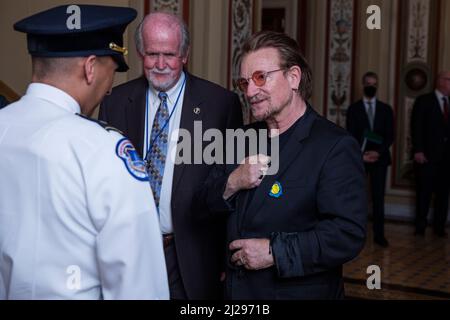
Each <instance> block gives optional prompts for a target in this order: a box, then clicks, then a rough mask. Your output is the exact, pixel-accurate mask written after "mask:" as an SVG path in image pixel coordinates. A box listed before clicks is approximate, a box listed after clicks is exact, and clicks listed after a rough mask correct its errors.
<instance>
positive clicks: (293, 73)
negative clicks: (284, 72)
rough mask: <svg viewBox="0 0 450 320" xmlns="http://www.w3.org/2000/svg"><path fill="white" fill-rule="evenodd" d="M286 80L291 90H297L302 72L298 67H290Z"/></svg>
mask: <svg viewBox="0 0 450 320" xmlns="http://www.w3.org/2000/svg"><path fill="white" fill-rule="evenodd" d="M288 80H289V83H290V85H291V89H292V90H298V87H299V86H300V82H301V81H302V70H301V69H300V67H299V66H292V67H291V68H290V69H289V71H288Z"/></svg>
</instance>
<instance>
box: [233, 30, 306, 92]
mask: <svg viewBox="0 0 450 320" xmlns="http://www.w3.org/2000/svg"><path fill="white" fill-rule="evenodd" d="M263 48H275V49H277V51H278V53H279V55H280V60H281V61H280V68H283V69H289V68H291V67H293V66H298V67H299V68H300V69H301V71H302V79H301V81H300V84H299V87H298V94H299V95H300V96H301V97H302V98H303V100H305V101H306V100H308V99H309V98H311V94H312V72H311V68H310V66H309V65H308V62H307V61H306V59H305V58H304V57H303V55H302V53H301V49H300V46H299V44H298V43H297V41H295V40H294V39H292V38H290V37H289V36H287V35H286V34H284V33H279V32H274V31H261V32H258V33H256V34H254V35H252V36H251V37H250V38H249V39H248V40H247V41H246V42H245V44H244V46H243V49H242V50H243V51H242V58H243V57H245V56H246V55H247V54H249V53H251V52H254V51H257V50H260V49H263ZM241 62H242V59H241Z"/></svg>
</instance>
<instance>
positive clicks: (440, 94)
mask: <svg viewBox="0 0 450 320" xmlns="http://www.w3.org/2000/svg"><path fill="white" fill-rule="evenodd" d="M434 93H435V94H436V97H437V98H438V100H439V104H442V98H446V99H447V102H448V97H446V96H444V94H443V93H442V92H440V91H439V90H438V89H436V90H434Z"/></svg>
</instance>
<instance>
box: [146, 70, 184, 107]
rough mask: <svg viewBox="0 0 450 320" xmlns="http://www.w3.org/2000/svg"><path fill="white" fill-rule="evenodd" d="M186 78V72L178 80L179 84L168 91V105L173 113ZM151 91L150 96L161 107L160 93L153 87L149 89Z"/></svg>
mask: <svg viewBox="0 0 450 320" xmlns="http://www.w3.org/2000/svg"><path fill="white" fill-rule="evenodd" d="M185 78H186V75H185V74H184V72H182V73H181V75H180V79H178V81H177V83H176V84H175V85H174V86H173V87H172V88H171V89H169V91H167V92H166V93H167V101H168V102H169V103H168V107H169V111H170V112H171V111H172V109H173V107H174V106H175V102H177V98H178V95H179V94H180V90H181V87H182V85H183V83H184V79H185ZM149 91H150V95H151V99H152V100H153V101H155V99H156V101H158V103H157V104H158V105H159V97H158V94H159V91H156V90H155V88H153V87H152V86H150V87H149Z"/></svg>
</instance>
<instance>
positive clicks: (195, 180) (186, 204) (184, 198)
mask: <svg viewBox="0 0 450 320" xmlns="http://www.w3.org/2000/svg"><path fill="white" fill-rule="evenodd" d="M186 77H187V80H186V88H185V95H184V102H183V110H182V115H181V122H180V128H183V129H187V130H189V132H194V121H202V126H203V131H205V130H207V129H210V128H216V129H220V130H221V131H225V129H226V128H233V129H234V128H237V127H240V126H241V125H242V110H241V105H240V102H239V98H238V96H237V95H236V94H234V93H232V92H230V91H228V90H225V89H223V88H222V87H220V86H218V85H215V84H213V83H211V82H208V81H206V80H202V79H200V78H197V77H195V76H193V75H191V74H188V73H186ZM147 90H148V82H147V80H146V79H145V78H144V77H141V78H138V79H136V80H133V81H131V82H128V83H126V84H123V85H121V86H118V87H116V88H115V89H114V90H113V93H112V95H110V96H108V97H107V98H106V99H105V100H104V102H103V103H102V105H101V108H100V116H99V117H100V119H102V120H105V121H107V122H108V123H109V124H110V125H112V126H114V127H116V128H118V129H119V130H121V131H123V132H124V134H125V135H126V136H128V138H129V139H130V140H131V142H132V143H133V144H134V145H135V147H136V149H137V151H138V152H139V153H142V147H143V139H144V124H145V119H144V118H145V105H146V102H145V101H146V92H147ZM197 107H198V108H200V109H201V112H200V113H199V114H196V113H194V112H193V110H194V108H197ZM192 140H193V139H192ZM193 144H194V141H192V145H193ZM141 156H143V155H142V154H141ZM211 168H212V166H211V165H206V164H201V165H193V164H192V165H190V164H181V165H176V166H175V170H174V177H173V187H172V221H173V228H174V233H175V244H176V250H177V256H178V264H179V268H180V272H181V276H182V280H183V283H184V287H185V290H186V293H187V296H188V298H189V299H217V298H220V297H221V294H222V290H221V284H220V281H219V279H220V272H221V271H223V270H224V266H223V241H224V237H225V227H224V222H223V221H220V219H215V220H202V221H197V220H196V216H194V212H193V210H192V208H193V207H194V205H195V204H194V203H193V195H194V193H195V191H196V190H197V189H198V188H200V187H201V186H202V184H203V182H204V180H205V179H206V178H207V176H208V174H209V171H210V169H211ZM124 196H126V190H124ZM143 200H145V199H143ZM196 210H206V208H200V209H199V208H198V207H196ZM195 213H196V214H198V215H199V216H200V215H202V213H201V212H195ZM203 215H204V216H207V214H203Z"/></svg>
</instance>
